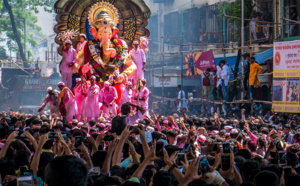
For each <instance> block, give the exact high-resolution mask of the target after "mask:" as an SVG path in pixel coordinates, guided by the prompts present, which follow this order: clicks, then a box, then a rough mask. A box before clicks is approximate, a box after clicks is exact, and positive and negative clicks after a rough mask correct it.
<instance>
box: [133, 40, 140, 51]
mask: <svg viewBox="0 0 300 186" xmlns="http://www.w3.org/2000/svg"><path fill="white" fill-rule="evenodd" d="M132 47H133V48H134V49H135V50H136V49H137V48H138V47H139V42H138V41H133V43H132Z"/></svg>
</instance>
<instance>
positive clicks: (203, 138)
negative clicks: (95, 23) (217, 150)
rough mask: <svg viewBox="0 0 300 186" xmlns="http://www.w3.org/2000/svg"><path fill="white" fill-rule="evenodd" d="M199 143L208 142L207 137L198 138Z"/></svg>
mask: <svg viewBox="0 0 300 186" xmlns="http://www.w3.org/2000/svg"><path fill="white" fill-rule="evenodd" d="M198 141H199V142H205V141H206V137H205V136H203V135H202V134H201V135H200V136H199V137H198Z"/></svg>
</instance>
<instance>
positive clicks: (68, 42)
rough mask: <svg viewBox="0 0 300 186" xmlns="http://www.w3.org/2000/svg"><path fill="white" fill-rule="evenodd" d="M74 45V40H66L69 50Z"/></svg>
mask: <svg viewBox="0 0 300 186" xmlns="http://www.w3.org/2000/svg"><path fill="white" fill-rule="evenodd" d="M71 47H72V41H71V40H67V41H66V48H67V49H68V50H69V49H70V48H71Z"/></svg>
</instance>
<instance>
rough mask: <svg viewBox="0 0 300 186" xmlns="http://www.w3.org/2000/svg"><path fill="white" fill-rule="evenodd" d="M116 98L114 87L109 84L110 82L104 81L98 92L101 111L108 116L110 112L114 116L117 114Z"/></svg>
mask: <svg viewBox="0 0 300 186" xmlns="http://www.w3.org/2000/svg"><path fill="white" fill-rule="evenodd" d="M117 98H118V94H117V91H116V89H115V87H113V86H110V83H109V82H108V81H105V82H104V87H103V88H102V89H101V92H100V102H101V103H102V107H101V110H102V111H103V114H106V115H108V116H110V115H111V114H112V115H114V116H116V115H117V108H118V105H117V104H116V100H117ZM110 112H111V113H110Z"/></svg>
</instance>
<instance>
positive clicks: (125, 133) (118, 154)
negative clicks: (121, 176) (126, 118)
mask: <svg viewBox="0 0 300 186" xmlns="http://www.w3.org/2000/svg"><path fill="white" fill-rule="evenodd" d="M130 133H131V131H130V130H129V126H126V127H125V128H124V130H123V132H122V134H121V136H120V140H119V143H118V145H117V147H116V150H115V153H114V156H113V159H112V166H115V165H118V166H120V164H121V159H122V154H123V153H122V150H123V147H124V143H125V141H126V140H127V139H128V137H129V135H130Z"/></svg>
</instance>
